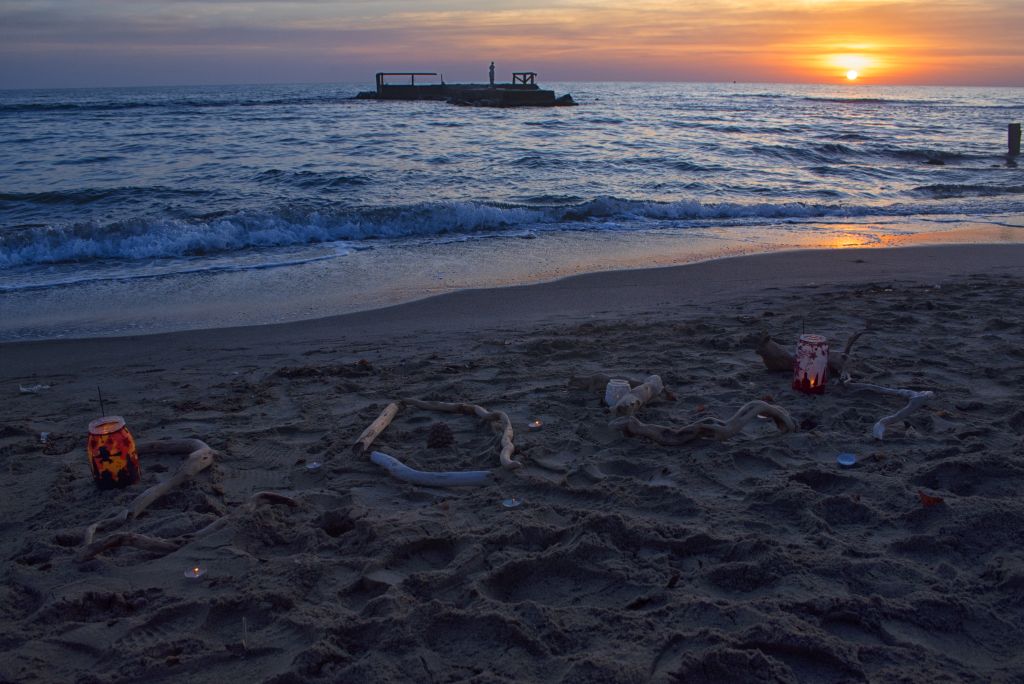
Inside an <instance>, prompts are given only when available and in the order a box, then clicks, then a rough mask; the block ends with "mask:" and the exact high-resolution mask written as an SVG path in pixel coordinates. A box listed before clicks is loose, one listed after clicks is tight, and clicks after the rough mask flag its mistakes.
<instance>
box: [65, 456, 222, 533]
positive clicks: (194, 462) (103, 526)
mask: <svg viewBox="0 0 1024 684" xmlns="http://www.w3.org/2000/svg"><path fill="white" fill-rule="evenodd" d="M136 449H137V450H138V453H139V455H142V456H145V455H149V454H183V453H185V454H188V458H186V459H185V462H184V463H182V464H181V467H180V468H179V469H178V472H176V473H175V474H174V475H173V476H171V477H170V478H168V479H166V480H164V481H163V482H161V483H159V484H156V485H153V486H152V487H150V488H149V489H147V490H146V491H144V492H142V493H141V494H139V495H138V496H137V497H135V500H134V501H132V502H131V503H130V504H129V505H128V507H127V508H125V509H124V510H123V511H121V512H120V513H116V514H115V515H112V516H110V517H109V518H105V519H103V520H99V521H97V522H94V523H93V524H92V525H89V527H87V528H86V530H85V538H84V543H85V544H86V545H90V544H92V542H93V540H94V539H95V537H96V534H97V533H98V532H102V531H104V530H107V529H111V528H115V527H120V526H121V525H123V524H124V523H126V522H127V521H129V520H133V519H135V518H137V517H139V516H140V515H141V514H142V512H143V511H145V510H146V509H147V508H149V506H151V505H152V504H153V503H154V502H155V501H157V500H158V499H160V497H162V496H164V495H165V494H167V492H169V491H171V490H172V489H174V488H175V487H178V486H180V485H182V484H184V483H185V482H188V481H189V480H191V479H192V478H193V477H195V476H196V474H197V473H199V472H201V471H202V470H204V469H206V468H208V467H209V466H210V464H212V463H213V457H214V453H215V452H214V450H213V449H211V448H210V447H209V446H208V445H207V444H206V442H203V441H201V440H198V439H174V440H168V441H162V442H142V443H140V444H139V445H138V446H137V447H136Z"/></svg>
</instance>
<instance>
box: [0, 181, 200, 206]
mask: <svg viewBox="0 0 1024 684" xmlns="http://www.w3.org/2000/svg"><path fill="white" fill-rule="evenodd" d="M206 194H207V191H205V190H197V189H191V188H170V187H166V186H160V185H154V186H146V187H141V186H120V187H112V188H83V189H79V190H50V191H47V192H0V202H17V203H22V204H43V205H47V204H54V205H57V204H69V205H84V204H92V203H94V202H102V201H105V200H114V201H133V200H136V199H138V198H139V197H150V198H158V199H175V198H189V197H201V196H204V195H206Z"/></svg>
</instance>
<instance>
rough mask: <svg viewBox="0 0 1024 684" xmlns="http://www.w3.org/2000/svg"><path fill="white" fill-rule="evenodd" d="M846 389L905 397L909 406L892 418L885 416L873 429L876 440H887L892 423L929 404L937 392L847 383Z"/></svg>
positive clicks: (844, 384) (872, 432)
mask: <svg viewBox="0 0 1024 684" xmlns="http://www.w3.org/2000/svg"><path fill="white" fill-rule="evenodd" d="M843 386H844V387H847V388H849V389H852V390H864V391H867V392H876V393H878V394H886V395H889V396H894V397H904V398H905V399H906V400H907V405H906V406H904V407H903V408H901V409H900V410H899V411H897V412H896V413H894V414H892V415H891V416H883V417H882V418H879V419H878V422H877V423H875V425H874V427H873V428H871V435H872V436H873V437H874V438H875V439H884V438H885V429H886V428H887V427H889V425H891V424H892V423H895V422H897V421H900V420H903V419H904V418H906V417H907V416H909V415H910V414H911V413H913V412H914V411H916V410H917V409H919V408H921V407H922V406H924V405H925V404H927V403H928V402H929V401H930V400H931V399H932V398H934V397H935V392H930V391H927V390H925V391H922V392H919V391H917V390H910V389H898V388H894V387H882V386H881V385H872V384H869V383H866V382H845V383H843Z"/></svg>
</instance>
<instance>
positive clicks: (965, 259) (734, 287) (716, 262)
mask: <svg viewBox="0 0 1024 684" xmlns="http://www.w3.org/2000/svg"><path fill="white" fill-rule="evenodd" d="M736 271H741V272H742V273H743V275H742V276H739V277H737V276H736V275H735V272H736ZM983 272H989V273H992V272H995V273H1001V274H1012V275H1017V276H1020V275H1022V274H1024V244H962V245H956V244H951V245H913V246H905V247H891V248H877V247H871V248H859V249H858V248H850V249H818V250H813V249H804V250H791V251H779V252H767V253H760V254H753V255H744V256H737V257H728V258H722V259H711V260H708V261H700V262H695V263H687V264H680V265H675V266H659V267H654V268H648V269H630V270H618V271H604V272H597V273H583V274H579V275H572V276H566V277H563V278H560V279H557V280H552V281H547V282H542V283H535V284H530V285H510V286H506V287H498V288H486V289H463V290H457V291H454V292H446V293H443V294H438V295H433V296H427V297H425V298H423V299H417V300H413V301H409V302H405V303H401V304H396V305H393V306H387V307H382V308H378V309H370V310H366V311H358V312H354V313H347V314H340V315H336V316H325V317H322V318H314V319H308V320H301V321H293V322H286V323H270V324H262V325H252V326H231V327H222V328H208V329H204V330H182V331H174V332H161V333H153V334H146V335H127V336H119V337H83V338H71V339H46V340H27V341H11V342H0V349H3V351H4V352H5V354H4V356H5V357H6V358H7V359H8V363H6V364H5V366H6V368H7V370H6V371H5V372H4V373H2V374H0V377H2V376H3V375H10V376H11V377H28V375H14V374H12V373H11V369H14V368H18V367H21V368H29V367H31V368H32V371H31V373H30V374H29V375H34V374H37V373H39V372H43V370H42V369H44V368H56V367H59V365H60V363H61V361H60V359H53V362H52V363H50V362H47V361H45V360H44V359H42V358H38V355H37V354H36V352H35V351H33V350H42V349H50V348H52V349H60V348H62V347H71V348H77V350H78V352H76V353H80V352H81V350H85V349H91V350H97V351H98V350H103V349H105V348H108V347H109V348H115V349H133V348H137V347H138V348H141V349H145V350H157V349H162V348H164V347H166V346H171V347H174V346H178V345H187V346H188V347H190V348H199V347H206V348H212V347H216V346H217V345H224V344H231V343H232V342H235V341H239V340H244V341H245V343H246V344H251V345H252V346H253V347H254V348H260V347H263V348H266V347H268V346H269V347H280V346H282V345H289V344H293V343H298V342H309V341H310V340H317V339H320V338H324V337H333V336H335V335H338V336H340V337H341V338H342V339H356V338H359V339H362V340H364V341H365V342H366V343H371V342H381V341H386V340H387V339H388V337H389V336H391V335H396V334H406V335H409V334H414V333H415V334H431V335H435V336H436V335H442V336H443V335H448V334H450V333H453V332H461V331H476V332H479V331H481V330H486V329H491V328H493V327H502V326H512V327H521V326H525V325H541V326H543V325H550V324H553V323H566V322H570V321H577V322H578V321H586V320H592V319H600V318H602V317H611V318H619V317H627V316H637V317H640V318H643V319H649V318H650V317H652V316H656V315H668V316H675V315H680V314H683V313H685V312H694V311H698V310H702V309H707V308H708V307H710V306H711V305H713V304H722V303H729V302H730V301H733V300H736V299H737V298H743V297H744V295H745V294H747V295H751V296H756V297H757V298H759V299H761V300H765V301H767V300H768V299H769V295H770V292H772V291H776V290H781V289H788V288H794V287H804V288H814V289H816V290H822V291H830V290H834V289H836V288H841V287H844V286H849V285H852V284H857V283H869V282H886V281H889V282H904V283H921V282H930V283H936V282H941V281H942V280H944V279H947V278H950V277H957V276H961V277H963V276H969V275H972V274H976V273H983ZM680 292H684V293H685V294H683V295H682V296H680ZM118 353H120V352H118ZM147 353H152V351H148V352H147ZM26 363H28V364H29V365H28V366H26V365H25V364H26Z"/></svg>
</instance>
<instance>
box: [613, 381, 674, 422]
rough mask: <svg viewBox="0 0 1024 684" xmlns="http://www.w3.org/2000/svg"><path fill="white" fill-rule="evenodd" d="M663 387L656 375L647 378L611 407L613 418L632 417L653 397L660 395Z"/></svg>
mask: <svg viewBox="0 0 1024 684" xmlns="http://www.w3.org/2000/svg"><path fill="white" fill-rule="evenodd" d="M664 389H665V386H664V385H662V383H661V377H659V376H657V375H650V376H648V377H647V378H646V379H645V380H644V382H643V384H640V385H637V386H636V387H634V388H632V389H631V390H630V391H629V394H627V395H626V396H624V397H622V398H621V399H619V401H618V403H616V404H615V406H613V407H612V409H611V410H612V415H614V416H632V415H634V414H635V413H636V412H637V411H639V410H640V408H641V407H642V406H643V405H644V404H646V403H647V402H649V401H650V400H651V399H653V398H654V397H656V396H658V395H659V394H661V392H662V390H664Z"/></svg>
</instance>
